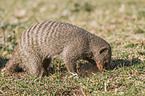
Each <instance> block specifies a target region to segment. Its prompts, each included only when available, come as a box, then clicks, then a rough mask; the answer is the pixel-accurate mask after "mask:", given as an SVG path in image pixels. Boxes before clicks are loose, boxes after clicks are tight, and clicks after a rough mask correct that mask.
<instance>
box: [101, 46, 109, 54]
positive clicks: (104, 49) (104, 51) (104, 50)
mask: <svg viewBox="0 0 145 96" xmlns="http://www.w3.org/2000/svg"><path fill="white" fill-rule="evenodd" d="M107 51H108V48H106V47H102V48H101V49H100V50H99V53H100V54H102V53H106V52H107Z"/></svg>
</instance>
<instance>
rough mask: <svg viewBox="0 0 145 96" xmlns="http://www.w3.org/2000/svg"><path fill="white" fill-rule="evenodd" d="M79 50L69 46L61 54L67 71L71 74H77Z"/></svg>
mask: <svg viewBox="0 0 145 96" xmlns="http://www.w3.org/2000/svg"><path fill="white" fill-rule="evenodd" d="M77 49H79V48H74V46H69V47H68V48H67V49H66V50H65V51H64V53H63V60H64V63H65V65H66V68H67V70H68V71H69V72H70V73H71V74H73V75H76V74H77V70H76V63H77V60H78V59H79V57H80V56H79V50H77Z"/></svg>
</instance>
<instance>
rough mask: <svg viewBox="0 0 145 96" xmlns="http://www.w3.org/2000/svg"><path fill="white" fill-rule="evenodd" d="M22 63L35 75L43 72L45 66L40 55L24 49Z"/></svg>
mask: <svg viewBox="0 0 145 96" xmlns="http://www.w3.org/2000/svg"><path fill="white" fill-rule="evenodd" d="M23 52H24V53H23V59H22V63H23V64H24V65H25V66H26V68H27V71H28V72H29V73H30V74H31V75H32V76H35V77H38V76H39V75H41V74H42V72H43V68H42V66H41V64H42V60H41V58H40V57H39V55H37V54H34V52H30V51H29V52H28V51H25V50H24V51H23Z"/></svg>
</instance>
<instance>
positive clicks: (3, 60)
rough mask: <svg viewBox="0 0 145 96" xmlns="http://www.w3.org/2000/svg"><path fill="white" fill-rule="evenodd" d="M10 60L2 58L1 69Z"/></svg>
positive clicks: (0, 61) (0, 58)
mask: <svg viewBox="0 0 145 96" xmlns="http://www.w3.org/2000/svg"><path fill="white" fill-rule="evenodd" d="M8 60H9V59H7V58H4V57H0V69H1V68H2V67H4V66H5V64H6V63H7V61H8Z"/></svg>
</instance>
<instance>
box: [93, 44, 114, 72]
mask: <svg viewBox="0 0 145 96" xmlns="http://www.w3.org/2000/svg"><path fill="white" fill-rule="evenodd" d="M93 55H94V56H93V59H94V60H95V62H96V64H97V67H98V69H99V70H100V71H102V70H103V68H105V69H107V70H108V69H110V61H111V48H110V46H109V47H101V48H100V49H99V51H97V52H95V53H94V54H93Z"/></svg>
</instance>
